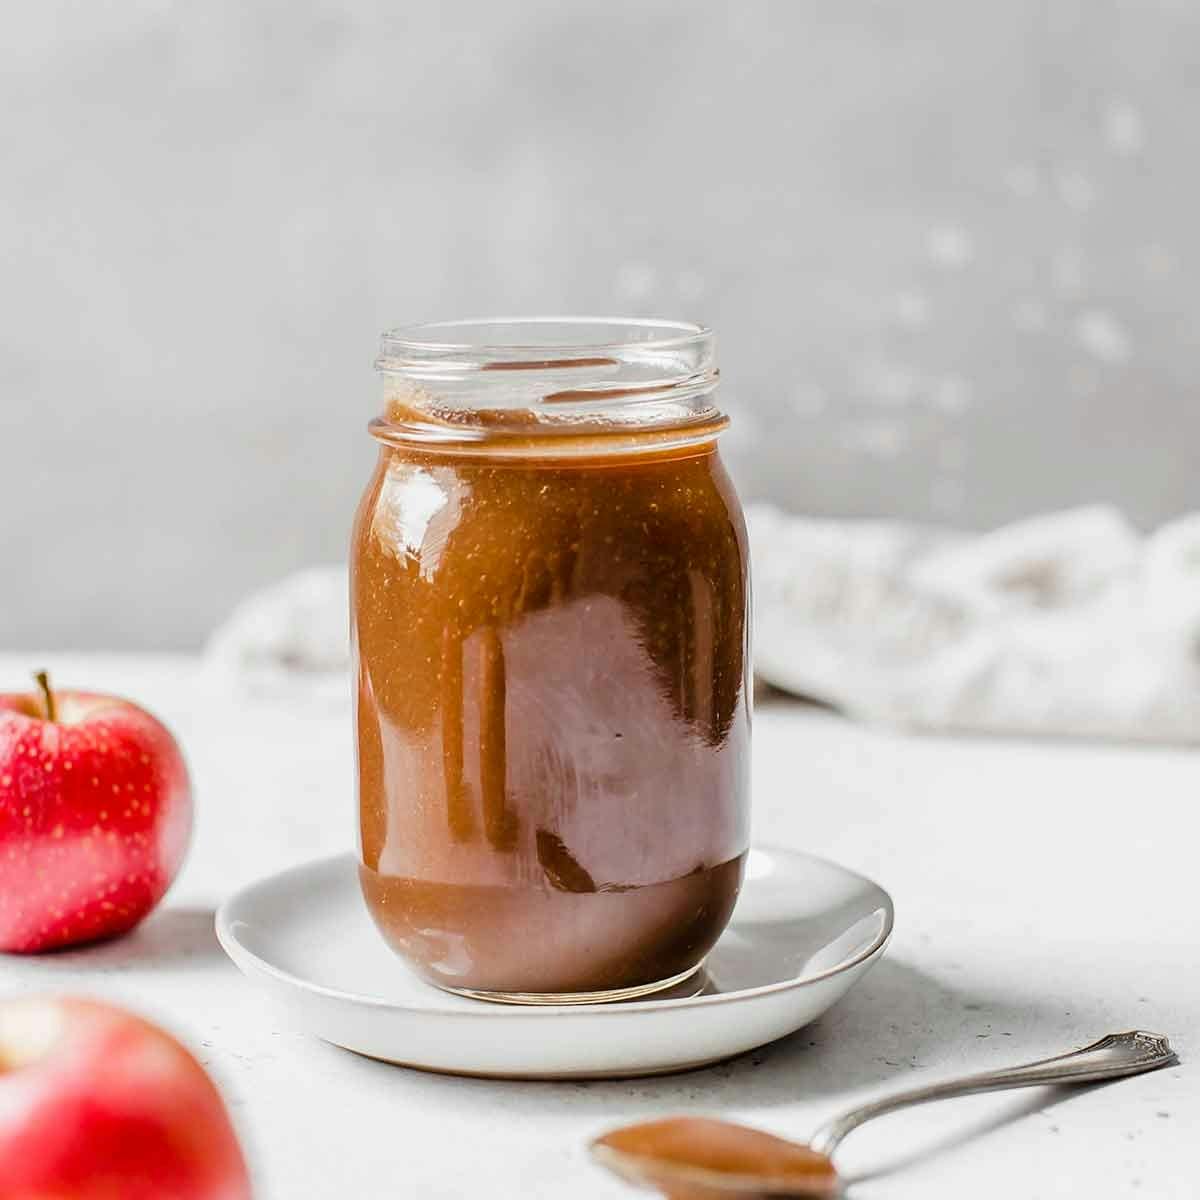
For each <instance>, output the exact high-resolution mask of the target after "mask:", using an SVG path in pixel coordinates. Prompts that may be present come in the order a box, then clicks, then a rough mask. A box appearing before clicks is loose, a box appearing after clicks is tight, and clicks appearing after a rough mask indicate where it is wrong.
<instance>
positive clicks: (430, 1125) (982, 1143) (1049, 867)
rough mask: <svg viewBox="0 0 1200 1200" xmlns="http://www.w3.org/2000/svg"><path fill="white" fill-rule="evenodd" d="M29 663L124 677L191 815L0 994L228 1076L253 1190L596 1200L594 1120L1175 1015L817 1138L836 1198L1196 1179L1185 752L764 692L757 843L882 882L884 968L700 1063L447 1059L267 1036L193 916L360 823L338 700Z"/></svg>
mask: <svg viewBox="0 0 1200 1200" xmlns="http://www.w3.org/2000/svg"><path fill="white" fill-rule="evenodd" d="M34 657H35V658H36V662H37V665H38V666H42V665H48V666H49V668H50V669H51V670H52V671H53V672H54V675H55V678H56V681H57V682H58V684H59V685H60V686H71V685H75V686H84V687H87V688H90V689H92V690H111V691H115V692H118V693H123V694H126V695H129V696H131V697H134V698H136V699H138V700H139V701H140V702H141V703H143V704H145V705H146V706H148V707H150V708H152V709H153V710H154V711H156V712H157V713H159V714H160V715H161V716H162V717H163V718H164V719H165V720H166V721H167V722H168V723H169V724H170V725H171V727H172V728H173V729H174V731H175V732H176V734H177V736H178V737H179V738H180V740H181V742H182V743H183V746H184V748H185V753H186V754H187V756H188V759H189V761H190V764H191V767H192V773H193V779H194V783H195V790H196V802H197V822H196V832H195V837H194V841H193V845H192V850H191V854H190V857H189V859H188V861H187V863H186V865H185V867H184V870H183V872H182V874H181V876H180V878H179V880H178V881H177V883H176V885H175V887H174V888H173V889H172V890H171V892H170V893H169V895H168V897H167V899H166V901H165V902H164V904H163V906H162V907H161V908H160V909H159V910H158V911H157V912H156V913H155V914H154V915H153V916H152V917H151V918H150V919H149V920H148V921H146V922H145V924H144V925H143V926H142V927H141V928H140V929H139V930H137V931H136V932H135V933H134V934H132V935H130V936H129V937H127V938H124V939H122V940H120V941H117V942H113V943H109V944H107V945H102V946H98V947H94V948H91V949H88V950H84V951H79V952H73V953H67V954H63V955H56V956H51V957H46V958H40V959H39V958H29V959H23V958H9V959H6V960H5V961H4V962H3V964H0V970H2V971H3V981H4V990H5V991H6V992H9V993H12V992H15V991H35V990H37V991H45V990H69V991H79V992H87V993H90V994H93V995H97V996H101V997H104V998H106V999H110V1000H113V1001H116V1002H119V1003H122V1004H126V1005H128V1006H130V1007H132V1008H135V1009H137V1010H139V1011H141V1012H143V1013H145V1014H146V1015H148V1016H150V1017H151V1018H153V1019H154V1020H157V1021H159V1022H161V1023H162V1024H164V1025H166V1026H167V1027H168V1028H170V1029H172V1030H174V1031H175V1032H176V1033H178V1034H179V1035H180V1036H181V1037H182V1038H184V1039H185V1040H186V1041H187V1042H188V1043H189V1044H190V1045H191V1046H192V1048H193V1049H194V1050H195V1051H196V1053H197V1054H198V1056H199V1057H200V1059H201V1061H202V1062H203V1063H204V1064H205V1066H206V1067H207V1068H208V1069H209V1071H211V1072H212V1074H213V1075H214V1077H215V1078H216V1079H217V1081H218V1082H219V1084H220V1086H221V1087H222V1089H223V1091H224V1094H225V1096H226V1098H227V1099H228V1102H229V1104H230V1107H231V1110H232V1112H233V1115H234V1119H235V1121H236V1122H237V1125H238V1128H239V1131H240V1133H241V1135H242V1139H243V1142H244V1144H245V1146H246V1148H247V1151H248V1154H249V1157H250V1160H251V1164H252V1167H253V1171H254V1175H255V1180H256V1185H257V1194H258V1195H259V1196H260V1197H271V1198H279V1200H283V1198H285V1197H286V1198H289V1200H290V1198H293V1197H317V1198H320V1197H344V1196H353V1197H356V1198H357V1200H373V1198H374V1197H381V1198H382V1197H389V1198H392V1197H397V1196H400V1197H420V1198H421V1200H435V1198H439V1197H455V1198H462V1197H467V1196H474V1195H484V1194H486V1195H488V1196H497V1197H513V1198H514V1200H515V1198H520V1200H539V1198H543V1197H544V1198H547V1200H549V1198H551V1197H553V1198H556V1200H557V1198H559V1197H562V1196H568V1195H569V1196H571V1197H573V1198H579V1200H605V1198H609V1200H618V1198H619V1197H621V1196H625V1195H632V1194H634V1193H630V1192H628V1191H627V1190H626V1189H625V1188H623V1187H622V1186H621V1185H620V1184H618V1183H617V1182H616V1181H615V1180H610V1179H609V1178H608V1177H607V1176H606V1175H605V1174H604V1173H603V1172H601V1171H600V1170H598V1169H597V1168H595V1167H593V1166H592V1165H591V1164H590V1163H589V1161H588V1159H587V1156H586V1153H585V1150H584V1147H585V1143H586V1141H587V1139H588V1138H589V1137H591V1136H592V1135H594V1134H596V1133H598V1132H600V1131H602V1130H604V1129H605V1128H607V1127H609V1126H611V1125H613V1124H617V1123H621V1122H624V1121H630V1120H635V1119H637V1118H645V1117H651V1116H658V1115H663V1114H666V1113H669V1112H707V1113H719V1114H724V1115H728V1116H732V1117H734V1118H736V1119H740V1120H745V1121H751V1122H754V1123H755V1124H758V1125H760V1126H762V1127H764V1128H766V1129H769V1130H771V1131H773V1132H776V1133H779V1134H782V1135H784V1136H792V1137H799V1138H803V1137H804V1136H805V1135H806V1134H807V1133H808V1132H809V1131H810V1130H812V1129H813V1128H814V1127H815V1126H816V1125H817V1124H819V1123H820V1122H821V1121H822V1120H824V1119H825V1118H826V1117H828V1116H830V1115H831V1114H833V1113H835V1112H837V1111H840V1110H841V1109H842V1108H844V1107H848V1106H850V1105H853V1104H855V1103H858V1102H860V1101H862V1100H865V1099H867V1098H869V1097H873V1096H876V1095H879V1094H882V1093H883V1092H885V1091H887V1090H889V1089H894V1088H899V1087H904V1086H907V1085H911V1084H915V1083H918V1082H921V1083H924V1082H928V1081H932V1080H934V1079H936V1078H939V1077H945V1076H949V1075H953V1074H956V1073H959V1072H963V1071H967V1070H974V1069H982V1068H988V1067H994V1066H1000V1065H1003V1064H1006V1063H1010V1062H1017V1061H1024V1060H1027V1059H1030V1058H1035V1057H1040V1056H1043V1055H1047V1054H1052V1053H1056V1052H1059V1051H1062V1050H1066V1049H1068V1048H1071V1047H1073V1046H1077V1045H1083V1044H1085V1043H1087V1042H1090V1041H1092V1040H1094V1039H1095V1038H1097V1037H1098V1036H1100V1035H1102V1034H1104V1033H1107V1032H1110V1031H1118V1030H1123V1029H1129V1028H1135V1027H1138V1028H1143V1029H1149V1030H1153V1031H1155V1032H1161V1033H1165V1034H1168V1035H1169V1036H1170V1037H1171V1039H1172V1041H1173V1042H1174V1043H1175V1045H1176V1047H1177V1049H1178V1050H1179V1052H1180V1055H1181V1057H1182V1059H1183V1060H1184V1065H1183V1066H1180V1067H1174V1068H1170V1069H1168V1070H1164V1071H1160V1072H1156V1073H1154V1074H1152V1075H1147V1076H1142V1077H1138V1078H1135V1079H1130V1080H1124V1081H1121V1082H1118V1083H1115V1084H1110V1085H1107V1086H1102V1087H1094V1088H1090V1089H1086V1090H1081V1091H1075V1092H1069V1093H1068V1092H1061V1093H1060V1092H1055V1093H1050V1092H1047V1091H1044V1090H1038V1091H1035V1092H1016V1093H1009V1094H1001V1095H999V1096H982V1097H974V1098H971V1099H966V1100H958V1101H955V1102H953V1103H950V1104H945V1105H939V1106H932V1107H926V1108H923V1109H919V1110H914V1111H912V1112H910V1113H905V1114H901V1115H898V1116H894V1117H891V1118H888V1119H886V1120H884V1121H881V1122H879V1123H877V1124H876V1125H873V1126H871V1127H868V1128H865V1129H863V1130H862V1131H861V1132H860V1133H857V1134H855V1135H854V1136H853V1137H852V1138H851V1139H850V1140H849V1141H848V1142H847V1143H846V1145H845V1147H844V1150H843V1152H842V1156H841V1160H840V1161H841V1162H842V1165H843V1167H844V1168H845V1169H846V1170H847V1171H848V1172H850V1173H852V1174H857V1175H860V1176H862V1179H861V1181H860V1182H859V1183H858V1184H857V1185H856V1186H855V1188H854V1190H853V1194H854V1195H855V1196H859V1197H864V1198H865V1197H880V1198H885V1197H893V1198H896V1200H900V1198H906V1197H912V1198H914V1200H915V1198H917V1197H919V1198H920V1200H937V1198H939V1197H946V1198H948V1200H949V1198H954V1200H960V1198H961V1197H964V1196H970V1197H973V1198H976V1200H987V1198H989V1197H997V1198H999V1197H1004V1198H1005V1200H1008V1198H1009V1197H1011V1196H1013V1195H1020V1196H1022V1197H1026V1198H1034V1197H1060V1196H1061V1197H1068V1196H1069V1197H1078V1196H1084V1195H1097V1196H1104V1197H1106V1198H1110V1200H1111V1198H1113V1197H1126V1196H1154V1197H1156V1198H1158V1200H1168V1198H1173V1197H1188V1198H1189V1200H1190V1198H1191V1197H1193V1196H1194V1195H1195V1194H1196V1188H1197V1179H1198V1177H1200V1167H1197V1166H1196V1164H1195V1158H1194V1154H1193V1153H1192V1150H1191V1140H1192V1138H1193V1137H1194V1133H1195V1130H1196V1128H1197V1126H1198V1123H1200V1073H1198V1072H1197V1068H1196V1067H1194V1066H1193V1065H1191V1062H1190V1061H1189V1060H1191V1058H1192V1055H1193V1054H1194V1053H1196V1052H1197V1048H1200V916H1198V911H1200V909H1198V906H1197V905H1196V904H1195V902H1194V900H1193V894H1192V892H1191V884H1190V882H1189V881H1190V880H1192V879H1194V877H1195V874H1196V871H1197V860H1196V850H1195V846H1196V840H1197V834H1198V833H1200V757H1197V755H1196V754H1195V753H1194V752H1189V751H1185V750H1169V749H1147V748H1138V747H1123V746H1111V745H1097V744H1083V743H1063V742H1053V741H1045V742H1026V741H1012V740H1003V739H985V738H956V739H953V740H950V739H933V738H927V737H912V736H907V735H904V734H901V733H896V732H893V731H887V730H879V729H869V728H864V727H862V726H858V725H854V724H852V723H850V722H847V721H845V720H844V719H842V718H841V717H838V716H836V715H834V714H832V713H829V712H825V711H823V710H820V709H816V708H813V707H810V706H807V705H803V704H800V703H797V702H794V701H790V700H787V699H782V698H768V699H767V700H765V701H764V702H761V703H760V704H759V707H758V710H757V714H756V724H755V750H754V753H755V764H754V766H755V771H754V786H755V801H754V803H755V810H754V831H755V838H756V840H759V841H763V842H769V843H774V844H778V845H783V846H792V847H796V848H799V849H804V850H809V851H812V852H814V853H817V854H821V855H825V856H827V857H830V858H834V859H836V860H838V861H839V862H842V863H844V864H845V865H847V866H849V867H852V868H854V869H855V870H858V871H861V872H863V873H865V874H867V875H869V876H871V877H872V878H874V879H876V880H878V881H879V882H880V883H881V884H883V886H885V887H886V888H888V889H889V890H890V891H891V893H892V895H893V896H894V898H895V901H896V910H897V925H896V935H895V938H894V940H893V942H892V945H891V948H890V949H889V951H888V953H887V955H886V956H885V958H884V959H883V960H882V962H881V963H880V964H879V965H878V966H877V967H876V968H875V969H874V971H873V972H871V973H870V974H869V975H868V976H867V977H866V978H865V979H864V980H863V981H862V983H861V984H860V985H859V986H858V987H856V988H855V989H854V990H853V991H852V992H851V993H850V994H849V995H848V996H847V997H846V998H845V999H844V1000H843V1001H841V1003H840V1004H838V1005H837V1006H836V1007H835V1008H834V1009H833V1010H832V1011H831V1012H830V1013H829V1014H827V1015H826V1016H825V1017H824V1018H822V1019H821V1020H820V1021H818V1022H817V1023H816V1024H815V1025H812V1026H810V1027H809V1028H807V1029H804V1030H801V1031H800V1032H799V1033H797V1034H795V1035H793V1036H792V1037H789V1038H786V1039H784V1040H783V1041H781V1042H778V1043H776V1044H774V1045H772V1046H769V1047H765V1048H763V1049H761V1050H758V1051H756V1052H754V1053H752V1054H749V1055H745V1056H743V1057H741V1058H739V1059H736V1060H733V1061H731V1062H728V1063H724V1064H722V1065H719V1066H715V1067H712V1068H708V1069H705V1070H701V1071H695V1072H691V1073H688V1074H684V1075H678V1076H674V1077H667V1078H660V1079H650V1080H644V1079H643V1080H632V1081H624V1082H622V1081H613V1082H586V1083H514V1082H498V1081H486V1080H475V1079H457V1078H451V1077H444V1076H438V1075H430V1074H424V1073H421V1072H418V1071H412V1070H406V1069H403V1068H398V1067H391V1066H387V1065H385V1064H381V1063H377V1062H372V1061H369V1060H367V1059H363V1058H359V1057H357V1056H355V1055H353V1054H349V1053H347V1052H345V1051H342V1050H338V1049H336V1048H334V1047H332V1046H328V1045H325V1044H323V1043H321V1042H319V1041H317V1040H315V1039H313V1038H310V1037H308V1036H306V1035H304V1034H300V1033H297V1032H294V1031H292V1030H290V1029H289V1028H288V1027H287V1026H286V1025H285V1024H284V1023H282V1021H281V1020H280V1018H279V1017H278V1015H277V1014H276V1013H275V1011H274V1010H273V1009H272V1008H271V1007H270V1005H269V1004H268V1002H267V1001H265V1000H264V999H262V998H261V997H260V996H259V995H258V993H257V992H256V991H255V990H254V989H253V988H252V987H251V986H250V984H249V983H248V982H246V981H245V980H244V979H243V978H242V976H241V975H240V974H239V973H238V972H237V970H236V969H235V968H234V967H233V966H232V964H231V963H230V962H228V961H227V960H226V958H225V957H224V955H223V954H222V952H221V950H220V948H219V946H218V945H217V942H216V939H215V937H214V935H213V912H214V909H215V907H216V905H217V904H219V903H220V901H221V899H222V898H223V897H224V896H225V895H226V894H227V893H228V892H229V891H230V890H231V889H233V888H237V887H239V886H241V885H242V884H244V883H247V882H249V881H250V880H252V879H254V878H256V877H258V876H260V875H263V874H265V873H267V872H271V871H274V870H276V869H278V868H281V867H285V866H288V865H290V864H293V863H297V862H300V861H302V860H304V859H307V858H310V857H315V856H318V855H324V854H328V853H330V852H332V851H336V850H338V849H342V848H348V847H350V846H351V845H352V844H353V828H354V820H353V815H352V807H353V788H352V770H353V760H352V749H351V737H350V728H349V719H348V714H347V713H346V712H344V711H340V710H336V709H332V708H330V707H329V706H328V704H326V705H325V706H324V707H322V706H321V705H320V704H318V703H316V702H308V703H305V704H302V705H295V704H293V705H291V706H284V705H282V704H280V703H278V702H270V701H266V700H261V699H259V700H248V699H244V698H243V699H234V698H231V697H230V696H229V695H228V694H227V693H226V692H224V691H222V690H221V688H220V687H218V686H217V685H216V684H215V683H214V682H211V681H210V680H209V678H208V677H207V676H206V675H205V673H204V672H203V670H202V669H201V666H200V663H199V661H198V660H196V659H194V658H188V657H163V656H154V657H128V656H97V655H90V656H81V655H71V656H64V655H43V656H34ZM31 661H33V660H32V659H27V658H25V657H22V658H17V657H15V656H12V655H5V656H0V687H4V688H20V687H23V686H24V684H23V680H24V679H26V678H27V674H28V667H29V665H30V663H31ZM1188 1129H1191V1130H1192V1131H1193V1133H1192V1135H1191V1136H1189V1135H1188V1134H1187V1132H1186V1131H1187V1130H1188Z"/></svg>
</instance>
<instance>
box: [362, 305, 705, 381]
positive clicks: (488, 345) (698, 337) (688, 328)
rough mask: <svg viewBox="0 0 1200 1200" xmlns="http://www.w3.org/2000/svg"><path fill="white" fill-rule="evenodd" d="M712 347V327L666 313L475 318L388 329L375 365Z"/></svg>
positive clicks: (387, 367)
mask: <svg viewBox="0 0 1200 1200" xmlns="http://www.w3.org/2000/svg"><path fill="white" fill-rule="evenodd" d="M712 345H713V332H712V329H711V328H709V326H707V325H701V324H698V323H696V322H694V321H679V320H670V319H666V318H660V317H589V316H578V317H575V316H561V317H560V316H531V317H473V318H467V319H464V320H453V321H425V322H418V323H415V324H410V325H400V326H397V327H395V328H393V329H388V330H385V331H384V333H383V335H382V337H381V345H380V354H379V358H378V359H377V360H376V364H375V365H376V366H377V367H378V369H379V370H380V371H384V372H388V371H389V370H401V371H402V370H403V369H404V368H405V366H406V365H409V364H411V365H420V364H422V363H427V362H428V360H429V357H430V356H431V355H432V356H443V355H469V356H471V355H474V356H479V357H481V358H482V357H485V356H490V355H492V354H495V355H496V356H498V357H499V356H503V357H504V358H506V359H507V357H508V356H510V355H512V354H513V353H516V352H520V353H527V352H536V353H539V354H543V355H544V356H545V359H546V360H547V361H548V362H557V361H560V360H563V359H571V358H573V357H576V356H578V355H580V354H581V353H582V352H594V351H600V350H606V351H609V352H620V351H635V352H636V351H641V352H646V351H658V352H670V351H687V350H692V351H693V352H695V351H696V350H707V351H708V353H709V354H711V352H712ZM463 365H466V364H463ZM475 365H476V367H477V369H478V368H479V367H480V366H482V364H475Z"/></svg>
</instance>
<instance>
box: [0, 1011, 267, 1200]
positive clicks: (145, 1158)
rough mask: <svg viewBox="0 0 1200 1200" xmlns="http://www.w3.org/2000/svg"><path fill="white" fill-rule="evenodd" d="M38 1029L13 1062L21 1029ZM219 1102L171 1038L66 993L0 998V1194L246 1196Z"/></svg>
mask: <svg viewBox="0 0 1200 1200" xmlns="http://www.w3.org/2000/svg"><path fill="white" fill-rule="evenodd" d="M38 1026H41V1027H42V1028H43V1029H45V1030H47V1031H48V1032H47V1033H46V1034H45V1035H43V1036H44V1039H45V1042H44V1044H39V1045H38V1047H37V1048H36V1050H35V1052H34V1054H33V1056H32V1057H30V1058H28V1059H27V1061H24V1062H22V1063H21V1065H20V1066H19V1067H18V1069H16V1070H11V1071H6V1069H5V1063H6V1060H9V1061H11V1060H12V1059H13V1057H14V1054H15V1055H16V1056H18V1058H17V1061H20V1057H19V1056H20V1055H21V1050H22V1046H21V1043H22V1041H23V1040H24V1038H27V1037H28V1031H29V1030H30V1028H31V1027H33V1028H35V1029H36V1028H37V1027H38ZM249 1196H250V1181H249V1177H248V1175H247V1171H246V1163H245V1159H244V1158H243V1155H242V1151H241V1147H240V1145H239V1144H238V1139H237V1135H236V1133H235V1132H234V1129H233V1126H232V1125H231V1123H230V1120H229V1115H228V1113H227V1111H226V1108H225V1104H224V1101H222V1099H221V1096H220V1094H219V1093H218V1091H217V1089H216V1087H215V1086H214V1085H213V1082H212V1080H211V1079H209V1077H208V1075H207V1074H206V1073H205V1071H204V1068H203V1067H201V1065H200V1064H199V1063H198V1062H197V1061H196V1060H195V1058H193V1057H192V1055H191V1054H190V1053H188V1051H187V1050H185V1049H184V1048H183V1046H181V1045H180V1044H179V1043H178V1042H177V1041H176V1040H175V1039H174V1038H173V1037H171V1036H170V1035H169V1034H167V1033H165V1032H164V1031H163V1030H161V1029H159V1028H158V1027H157V1026H155V1025H151V1024H150V1023H149V1022H147V1021H144V1020H142V1019H141V1018H140V1017H136V1016H134V1015H133V1014H132V1013H128V1012H124V1011H123V1010H121V1009H117V1008H113V1007H111V1006H109V1005H107V1004H100V1003H97V1002H95V1001H90V1000H84V999H80V998H75V997H61V998H59V997H48V996H33V997H28V998H24V999H20V1000H9V1001H5V1002H0V1197H4V1198H5V1200H9V1198H10V1197H11V1198H13V1200H16V1198H20V1200H27V1198H28V1200H34V1198H35V1197H36V1198H37V1200H51V1198H53V1200H67V1198H68V1197H69V1198H70V1200H248V1198H249Z"/></svg>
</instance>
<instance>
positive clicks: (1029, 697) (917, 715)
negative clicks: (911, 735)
mask: <svg viewBox="0 0 1200 1200" xmlns="http://www.w3.org/2000/svg"><path fill="white" fill-rule="evenodd" d="M749 526H750V532H751V543H752V551H751V554H752V559H753V564H754V588H755V614H756V618H757V627H756V630H755V646H756V651H755V667H756V670H757V672H758V674H759V675H760V677H762V678H763V679H765V680H766V681H767V682H769V683H772V684H774V685H775V686H776V687H780V688H782V689H784V690H785V691H789V692H793V693H796V694H798V695H802V696H808V697H811V698H813V699H816V700H821V701H824V702H826V703H828V704H831V705H834V706H836V707H838V708H840V709H843V710H844V711H845V712H847V713H849V714H850V715H852V716H855V717H858V718H860V719H863V720H867V721H873V722H880V723H886V724H891V725H898V726H905V727H909V728H920V729H930V730H960V731H966V730H971V731H983V732H991V733H1008V734H1057V735H1068V736H1077V737H1096V738H1120V739H1134V740H1143V741H1162V742H1196V741H1200V514H1192V515H1189V516H1186V517H1182V518H1180V519H1179V520H1176V521H1173V522H1171V523H1170V524H1167V525H1164V526H1163V527H1162V528H1160V529H1159V530H1157V531H1156V532H1155V533H1153V534H1151V535H1149V536H1143V535H1142V534H1140V533H1139V532H1138V531H1137V530H1136V529H1135V528H1134V527H1133V526H1132V525H1130V524H1129V522H1128V521H1126V520H1125V518H1124V517H1123V516H1122V515H1121V514H1120V513H1119V512H1118V511H1117V510H1115V509H1113V508H1109V507H1104V506H1095V507H1087V508H1077V509H1071V510H1069V511H1066V512H1060V513H1054V514H1050V515H1045V516H1038V517H1033V518H1030V519H1028V520H1024V521H1019V522H1017V523H1015V524H1012V525H1007V526H1004V527H1002V528H1000V529H997V530H995V531H993V532H992V533H987V534H982V535H966V534H962V533H955V532H952V531H948V530H943V529H922V528H916V527H913V526H907V525H900V524H895V523H890V522H872V521H823V520H810V519H806V518H801V517H791V516H785V515H784V514H782V513H780V512H778V511H776V510H774V509H771V508H765V507H756V508H754V509H752V510H751V513H750V514H749Z"/></svg>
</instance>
